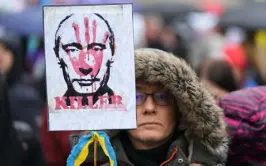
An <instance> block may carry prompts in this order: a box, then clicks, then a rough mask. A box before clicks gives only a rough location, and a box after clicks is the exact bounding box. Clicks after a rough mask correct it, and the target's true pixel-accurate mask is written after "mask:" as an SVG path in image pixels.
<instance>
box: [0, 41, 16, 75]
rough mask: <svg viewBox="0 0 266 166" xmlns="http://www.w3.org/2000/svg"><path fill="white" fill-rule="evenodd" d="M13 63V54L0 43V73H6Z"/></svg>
mask: <svg viewBox="0 0 266 166" xmlns="http://www.w3.org/2000/svg"><path fill="white" fill-rule="evenodd" d="M13 63H14V55H13V54H12V52H11V51H10V50H8V49H7V48H5V47H4V46H3V45H2V44H1V43H0V73H1V74H7V73H8V72H9V71H10V69H11V67H12V65H13Z"/></svg>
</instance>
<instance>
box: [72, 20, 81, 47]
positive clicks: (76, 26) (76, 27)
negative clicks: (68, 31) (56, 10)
mask: <svg viewBox="0 0 266 166" xmlns="http://www.w3.org/2000/svg"><path fill="white" fill-rule="evenodd" d="M72 27H73V28H74V30H75V36H76V40H77V42H78V43H81V40H80V36H79V26H78V24H76V23H75V22H73V23H72Z"/></svg>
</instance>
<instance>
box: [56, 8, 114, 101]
mask: <svg viewBox="0 0 266 166" xmlns="http://www.w3.org/2000/svg"><path fill="white" fill-rule="evenodd" d="M54 52H55V55H56V57H57V60H58V64H59V66H60V68H61V69H62V72H63V76H64V80H65V82H66V85H67V91H66V92H65V94H64V96H65V97H66V103H67V105H69V102H70V101H69V97H70V96H82V97H83V99H82V105H87V104H88V103H87V97H88V96H91V97H92V99H93V104H94V103H96V102H97V101H98V98H99V96H103V95H107V96H112V95H114V92H113V90H112V89H111V88H110V87H109V86H108V85H107V84H108V80H109V76H110V70H111V65H112V63H113V56H114V55H115V36H114V33H113V31H112V28H111V27H110V25H109V23H108V21H107V20H106V19H105V18H104V17H103V16H102V15H100V14H97V13H92V14H86V15H84V14H83V15H79V14H71V15H68V16H66V17H65V18H64V19H63V20H61V22H60V23H59V25H58V28H57V30H56V32H55V45H54ZM109 102H111V100H109Z"/></svg>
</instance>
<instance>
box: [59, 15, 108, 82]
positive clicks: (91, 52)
mask: <svg viewBox="0 0 266 166" xmlns="http://www.w3.org/2000/svg"><path fill="white" fill-rule="evenodd" d="M92 24H93V25H92V34H91V35H90V32H89V19H88V18H87V17H85V18H84V25H83V26H84V28H85V33H84V34H83V35H84V37H85V40H86V44H85V45H82V42H81V35H82V34H81V33H80V25H78V24H77V23H75V21H73V23H72V27H73V31H74V32H75V38H76V43H70V44H66V45H63V48H64V50H65V51H66V53H67V55H68V56H69V58H70V61H71V63H72V66H73V68H74V70H75V72H76V73H77V74H78V75H79V76H85V75H88V74H89V75H91V76H92V77H93V76H96V74H97V73H98V72H99V70H100V68H101V64H102V59H103V50H104V49H106V41H107V39H108V36H109V32H105V33H104V38H103V40H102V42H101V43H97V42H96V38H97V33H96V32H97V23H96V20H93V21H92Z"/></svg>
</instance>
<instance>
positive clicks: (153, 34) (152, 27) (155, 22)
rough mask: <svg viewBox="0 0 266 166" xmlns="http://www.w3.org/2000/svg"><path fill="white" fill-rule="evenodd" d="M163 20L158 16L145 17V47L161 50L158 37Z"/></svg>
mask: <svg viewBox="0 0 266 166" xmlns="http://www.w3.org/2000/svg"><path fill="white" fill-rule="evenodd" d="M163 26H164V23H163V19H162V18H161V17H160V16H158V15H155V14H154V15H152V14H148V15H145V38H146V47H149V48H157V49H163V46H162V44H161V41H160V35H161V33H162V30H163Z"/></svg>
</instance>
